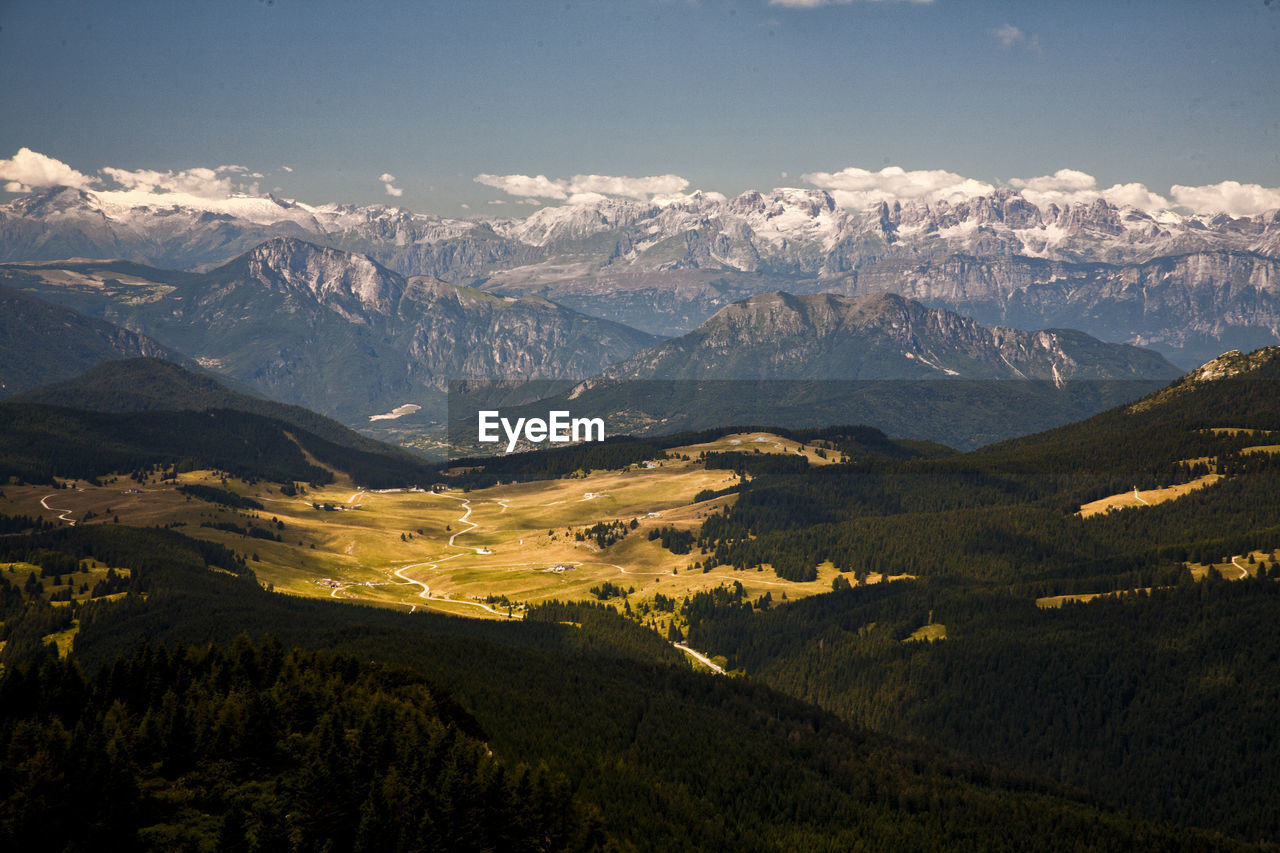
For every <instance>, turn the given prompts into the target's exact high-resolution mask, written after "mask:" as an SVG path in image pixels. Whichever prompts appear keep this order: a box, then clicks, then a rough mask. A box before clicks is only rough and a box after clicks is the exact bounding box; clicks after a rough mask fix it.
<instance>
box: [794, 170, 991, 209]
mask: <svg viewBox="0 0 1280 853" xmlns="http://www.w3.org/2000/svg"><path fill="white" fill-rule="evenodd" d="M801 177H802V178H803V179H804V180H806V181H808V182H809V183H811V184H813V185H814V186H816V187H818V188H819V189H824V190H828V191H830V193H831V195H832V197H833V198H835V200H836V203H837V204H839V205H840V206H841V207H848V208H855V209H856V208H863V207H866V206H867V205H871V204H876V203H878V202H881V201H899V200H900V201H909V200H920V201H929V202H932V201H951V202H955V201H961V200H963V199H966V198H972V197H973V196H977V195H985V194H987V193H989V192H991V191H992V190H994V189H995V187H994V186H993V185H991V184H989V183H986V182H985V181H978V180H975V179H973V178H966V177H964V176H963V175H957V174H955V173H954V172H947V171H945V170H942V169H922V170H917V171H910V172H909V171H907V170H905V169H903V168H902V167H901V166H885V167H884V168H883V169H881V170H880V171H878V172H872V171H869V170H867V169H859V168H857V167H856V166H850V167H849V168H847V169H841V170H840V171H839V172H810V173H808V174H805V175H801Z"/></svg>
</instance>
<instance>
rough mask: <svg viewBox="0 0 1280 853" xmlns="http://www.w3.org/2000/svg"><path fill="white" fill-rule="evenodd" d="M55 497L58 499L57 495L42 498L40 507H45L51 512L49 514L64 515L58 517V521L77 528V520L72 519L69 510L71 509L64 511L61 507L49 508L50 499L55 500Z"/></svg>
mask: <svg viewBox="0 0 1280 853" xmlns="http://www.w3.org/2000/svg"><path fill="white" fill-rule="evenodd" d="M54 497H57V495H45V496H44V497H42V498H41V499H40V506H42V507H44V508H45V509H47V510H49V512H60V513H62V515H60V516H58V521H65V522H66V523H67V524H69V525H71V526H72V527H75V526H76V520H75V519H74V518H71V510H69V509H62V508H60V507H56V506H49V503H48V501H49V498H54Z"/></svg>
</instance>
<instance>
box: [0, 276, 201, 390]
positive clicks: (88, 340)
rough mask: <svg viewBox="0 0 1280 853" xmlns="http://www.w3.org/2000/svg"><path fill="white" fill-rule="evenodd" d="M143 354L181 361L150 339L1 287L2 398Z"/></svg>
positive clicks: (0, 348) (0, 369)
mask: <svg viewBox="0 0 1280 853" xmlns="http://www.w3.org/2000/svg"><path fill="white" fill-rule="evenodd" d="M140 356H153V357H156V358H167V359H180V358H181V356H179V355H177V354H176V353H175V352H173V351H172V350H170V349H168V348H166V347H164V346H163V345H161V344H160V343H157V342H156V341H154V340H152V339H151V338H149V337H147V336H146V335H140V334H137V333H135V332H130V331H128V330H127V329H122V328H120V327H119V326H115V325H113V324H111V323H107V322H105V321H103V320H96V319H91V318H89V317H86V316H84V315H83V314H80V313H78V312H76V311H73V310H72V309H70V308H67V307H65V306H62V305H55V304H53V303H50V302H46V301H44V300H42V299H36V298H35V297H32V296H28V295H27V294H25V293H20V292H18V291H15V290H10V289H9V288H7V287H3V286H0V398H2V397H7V396H9V395H11V394H15V393H17V392H20V391H23V390H25V389H28V388H34V387H36V386H38V385H44V384H46V383H49V382H56V381H58V380H61V379H67V378H69V377H72V376H75V375H77V374H79V373H81V372H83V371H85V370H87V369H89V368H90V367H93V366H94V365H96V364H98V363H100V362H103V361H107V360H109V359H124V358H137V357H140Z"/></svg>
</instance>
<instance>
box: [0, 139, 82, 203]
mask: <svg viewBox="0 0 1280 853" xmlns="http://www.w3.org/2000/svg"><path fill="white" fill-rule="evenodd" d="M0 181H5V182H6V183H5V187H4V188H5V190H6V191H7V192H11V193H25V192H31V190H32V188H33V187H58V186H65V187H79V188H80V189H88V188H89V187H90V186H91V185H93V184H95V183H97V182H98V181H97V179H96V178H90V177H89V176H88V175H83V174H81V173H80V172H77V171H76V170H75V169H73V168H71V167H70V166H68V165H67V164H66V163H63V162H62V161H61V160H55V159H54V158H53V157H48V156H46V155H44V154H41V153H40V152H38V151H32V150H31V149H30V148H19V149H18V153H17V154H14V155H13V157H12V158H10V159H8V160H0Z"/></svg>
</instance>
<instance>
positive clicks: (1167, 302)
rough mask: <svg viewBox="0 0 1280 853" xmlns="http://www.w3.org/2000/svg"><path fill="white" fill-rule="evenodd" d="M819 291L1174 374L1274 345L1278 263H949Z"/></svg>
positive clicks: (958, 259) (886, 267)
mask: <svg viewBox="0 0 1280 853" xmlns="http://www.w3.org/2000/svg"><path fill="white" fill-rule="evenodd" d="M827 286H829V287H830V288H831V289H832V290H834V291H836V292H839V293H844V294H849V295H859V294H868V293H882V292H894V293H900V294H902V295H903V296H906V297H909V298H911V299H917V300H920V301H921V302H924V303H926V304H929V305H936V306H946V307H948V308H952V309H955V310H957V311H961V312H963V313H965V314H968V315H970V316H973V317H974V318H976V319H978V320H979V321H981V322H984V323H988V324H997V323H998V324H1006V325H1010V326H1015V327H1019V328H1043V327H1046V326H1063V327H1066V326H1069V327H1073V328H1078V329H1081V330H1082V331H1085V332H1088V333H1089V334H1091V335H1094V336H1096V337H1099V338H1102V339H1104V340H1113V341H1128V342H1131V343H1134V344H1137V345H1140V346H1148V347H1152V348H1155V349H1157V350H1159V351H1160V352H1162V353H1165V354H1166V355H1168V356H1170V357H1171V358H1173V359H1175V360H1176V361H1177V362H1178V363H1180V364H1182V365H1183V366H1191V365H1193V364H1197V363H1200V362H1202V361H1205V360H1207V359H1209V358H1212V357H1213V356H1215V355H1217V354H1219V353H1221V352H1223V351H1224V350H1225V349H1230V348H1233V347H1236V348H1244V349H1252V348H1255V347H1257V346H1262V345H1265V344H1266V343H1268V342H1270V341H1273V340H1275V339H1277V337H1278V336H1280V258H1272V257H1268V256H1265V255H1260V254H1256V253H1252V252H1228V251H1214V252H1209V251H1205V252H1197V253H1194V254H1189V255H1178V256H1171V257H1160V258H1156V259H1154V260H1151V261H1147V262H1145V263H1141V264H1131V265H1117V264H1083V263H1070V262H1063V261H1047V260H1042V259H1032V258H1025V257H997V258H979V257H974V256H968V255H958V256H950V257H945V258H941V259H938V260H935V261H929V262H924V263H910V262H905V261H884V262H881V263H879V264H875V265H872V266H868V267H866V268H864V269H861V270H858V271H857V272H856V273H852V274H849V275H847V276H845V277H843V278H842V279H841V280H840V281H839V283H827Z"/></svg>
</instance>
